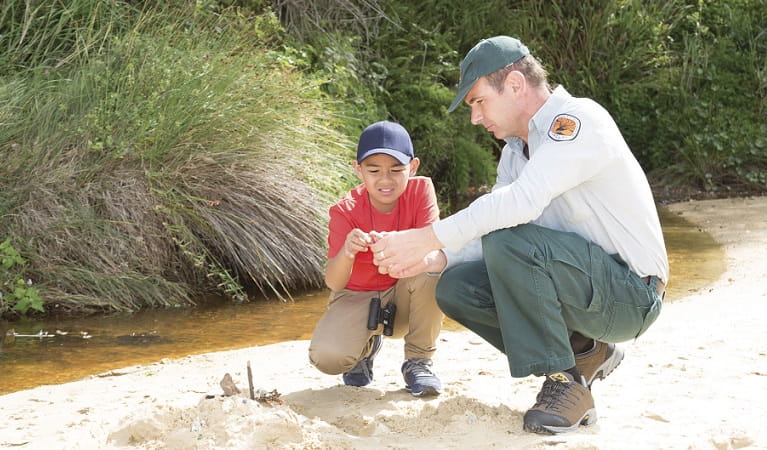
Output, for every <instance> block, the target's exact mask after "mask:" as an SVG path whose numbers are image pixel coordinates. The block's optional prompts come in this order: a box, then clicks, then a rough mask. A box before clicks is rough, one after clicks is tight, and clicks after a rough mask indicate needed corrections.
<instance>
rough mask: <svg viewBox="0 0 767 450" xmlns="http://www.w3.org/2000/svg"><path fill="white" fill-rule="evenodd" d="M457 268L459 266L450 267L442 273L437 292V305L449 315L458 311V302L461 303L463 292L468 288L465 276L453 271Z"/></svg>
mask: <svg viewBox="0 0 767 450" xmlns="http://www.w3.org/2000/svg"><path fill="white" fill-rule="evenodd" d="M455 269H458V267H453V268H450V269H448V270H446V271H445V272H444V273H443V274H442V276H441V277H440V279H439V282H438V283H437V289H436V292H435V297H436V299H437V306H439V309H441V310H442V312H443V313H445V314H446V315H447V316H448V317H452V313H453V312H454V311H456V304H457V303H460V299H461V297H462V295H461V292H462V291H463V290H464V289H466V286H465V283H464V281H463V277H460V276H455V275H457V272H456V273H453V272H455ZM459 272H460V269H459Z"/></svg>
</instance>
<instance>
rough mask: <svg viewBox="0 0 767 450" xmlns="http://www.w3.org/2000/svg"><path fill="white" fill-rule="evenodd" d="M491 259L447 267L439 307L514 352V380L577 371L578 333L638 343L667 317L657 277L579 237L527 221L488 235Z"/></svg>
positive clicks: (511, 360) (440, 285)
mask: <svg viewBox="0 0 767 450" xmlns="http://www.w3.org/2000/svg"><path fill="white" fill-rule="evenodd" d="M482 251H483V258H484V259H483V260H482V261H473V262H468V263H464V264H459V265H457V266H454V267H451V268H449V269H448V270H446V271H445V272H444V273H443V274H442V277H441V278H440V281H439V283H438V285H437V292H436V295H437V302H438V304H439V307H440V308H441V309H442V311H443V312H444V313H445V314H446V315H447V316H448V317H450V318H452V319H453V320H455V321H457V322H458V323H460V324H462V325H463V326H465V327H466V328H468V329H470V330H472V331H473V332H475V333H477V334H478V335H480V336H481V337H482V338H484V339H485V340H486V341H488V342H489V343H490V344H492V345H493V346H495V347H496V348H497V349H498V350H500V351H501V352H503V353H504V354H506V356H507V358H508V360H509V369H510V371H511V375H512V376H513V377H525V376H528V375H531V374H535V375H541V374H545V373H552V372H556V371H560V370H566V369H569V368H571V367H573V366H575V357H574V354H573V350H572V348H571V347H570V340H569V338H570V334H571V333H572V332H578V333H580V334H582V335H584V336H586V337H589V338H592V339H597V340H600V341H603V342H621V341H626V340H630V339H634V338H636V337H638V336H639V335H641V334H642V333H644V331H645V330H646V329H647V328H648V327H649V326H650V325H651V324H652V323H653V322H654V321H655V319H656V318H657V317H658V314H660V310H661V305H662V298H661V296H660V295H658V293H657V292H656V284H657V278H656V277H651V278H650V282H649V283H648V282H647V281H646V280H643V279H642V278H640V277H639V276H638V275H637V274H635V273H633V272H632V271H631V270H630V269H629V268H628V267H627V266H626V265H625V264H624V263H623V262H622V261H621V260H620V258H618V257H617V256H611V255H609V254H607V253H606V252H605V251H604V250H603V249H602V248H601V247H600V246H598V245H596V244H594V243H592V242H589V241H587V240H585V239H583V238H582V237H580V236H579V235H577V234H575V233H565V232H560V231H555V230H551V229H548V228H544V227H540V226H537V225H532V224H526V225H520V226H516V227H513V228H506V229H503V230H498V231H495V232H493V233H490V234H488V235H486V236H484V237H483V238H482Z"/></svg>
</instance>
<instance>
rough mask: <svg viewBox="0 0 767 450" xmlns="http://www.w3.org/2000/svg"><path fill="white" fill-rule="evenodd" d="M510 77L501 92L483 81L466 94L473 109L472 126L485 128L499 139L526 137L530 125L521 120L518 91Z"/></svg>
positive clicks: (466, 100)
mask: <svg viewBox="0 0 767 450" xmlns="http://www.w3.org/2000/svg"><path fill="white" fill-rule="evenodd" d="M513 76H514V75H513V74H511V73H510V74H509V75H507V77H506V80H507V81H506V82H505V83H504V89H503V91H502V92H498V91H497V90H495V88H493V87H492V86H491V85H490V83H489V82H488V81H487V78H485V77H481V78H480V79H479V80H477V82H476V83H474V86H472V88H471V89H470V90H469V92H467V93H466V97H465V102H466V104H467V105H469V108H471V123H473V124H474V125H482V126H483V127H485V129H486V130H487V131H489V132H491V133H493V136H495V137H496V138H497V139H504V138H507V137H509V136H518V137H523V138H526V137H527V122H526V121H525V120H523V118H522V111H521V108H520V107H519V104H518V99H517V93H518V92H519V89H517V88H516V86H515V85H514V84H513V83H512V82H511V80H510V79H509V77H513Z"/></svg>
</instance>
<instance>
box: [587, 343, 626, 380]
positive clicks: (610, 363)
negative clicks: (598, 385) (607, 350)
mask: <svg viewBox="0 0 767 450" xmlns="http://www.w3.org/2000/svg"><path fill="white" fill-rule="evenodd" d="M623 357H624V354H623V350H621V348H620V347H618V346H617V345H616V346H615V347H613V354H612V355H610V357H609V358H607V359H606V360H605V362H603V363H602V365H601V366H599V368H597V370H596V372H594V376H592V377H591V380H588V383H587V384H588V386H589V389H591V383H593V382H594V381H596V380H597V379H600V380H604V379H605V377H606V376H608V375H610V374H611V373H613V370H615V369H616V368H617V367H618V366H620V365H621V362H623Z"/></svg>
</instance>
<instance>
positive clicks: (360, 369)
mask: <svg viewBox="0 0 767 450" xmlns="http://www.w3.org/2000/svg"><path fill="white" fill-rule="evenodd" d="M381 347H383V337H382V336H381V335H380V334H376V335H375V336H373V348H371V349H370V354H369V355H367V356H366V357H364V358H362V360H361V361H360V362H358V363H357V365H356V366H354V367H352V370H350V371H348V372H345V373H344V374H343V379H344V384H345V385H347V386H358V387H362V386H367V385H368V384H370V382H371V381H373V360H374V359H375V357H376V355H377V354H378V352H379V351H380V350H381Z"/></svg>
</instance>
